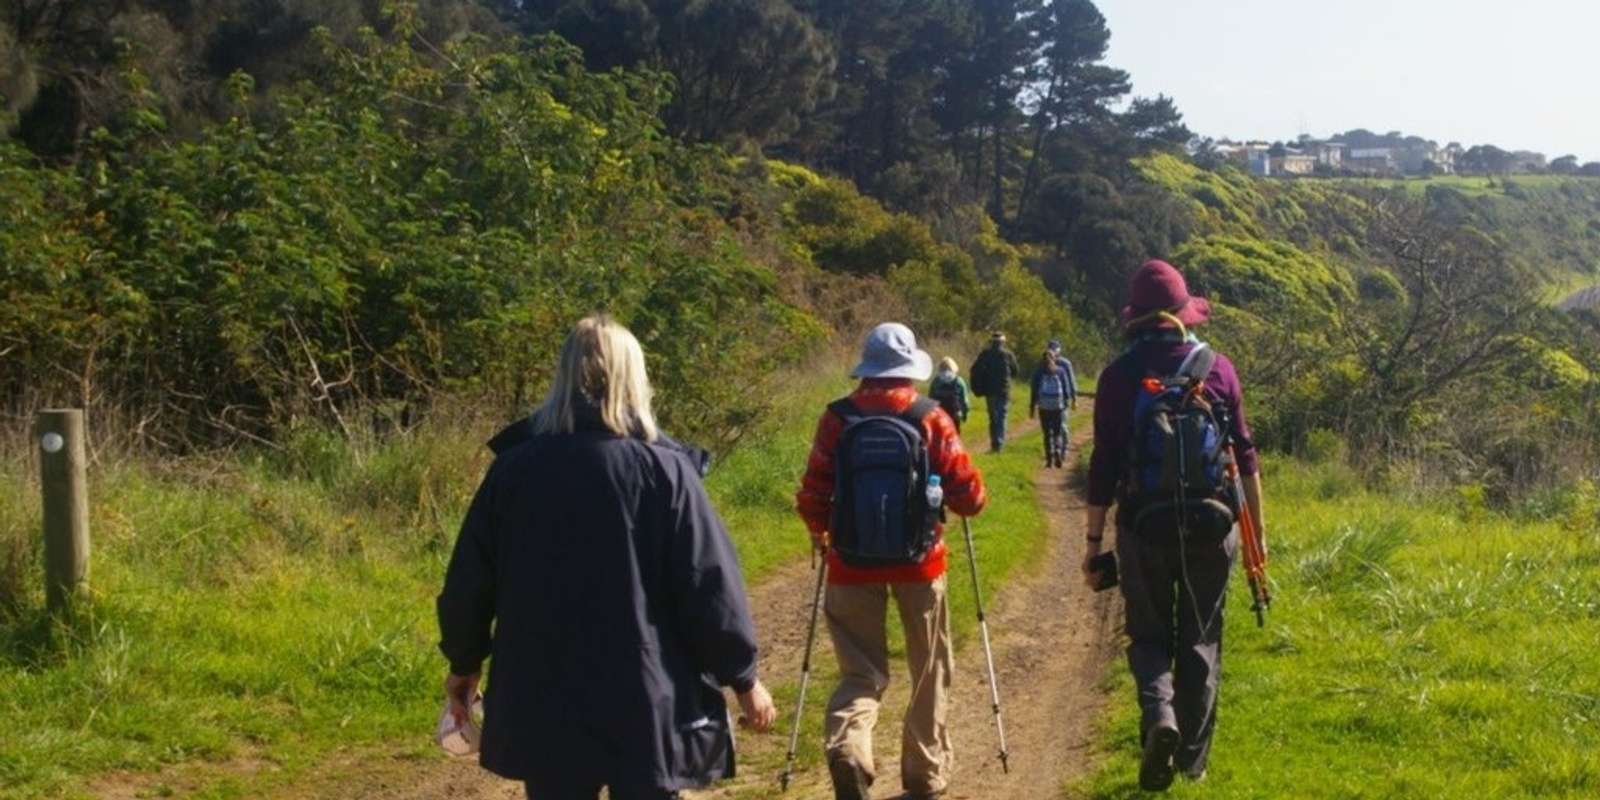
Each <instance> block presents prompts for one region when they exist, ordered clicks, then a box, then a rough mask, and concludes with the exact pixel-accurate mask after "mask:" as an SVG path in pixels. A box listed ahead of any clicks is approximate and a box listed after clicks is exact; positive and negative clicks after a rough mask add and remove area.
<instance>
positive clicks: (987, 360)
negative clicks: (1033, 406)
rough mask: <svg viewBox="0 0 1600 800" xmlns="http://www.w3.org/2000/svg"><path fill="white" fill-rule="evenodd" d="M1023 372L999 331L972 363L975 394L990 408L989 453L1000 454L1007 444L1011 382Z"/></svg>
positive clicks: (992, 335) (971, 370)
mask: <svg viewBox="0 0 1600 800" xmlns="http://www.w3.org/2000/svg"><path fill="white" fill-rule="evenodd" d="M1020 373H1021V370H1020V369H1019V368H1018V367H1017V357H1016V355H1015V354H1013V353H1012V352H1011V351H1010V350H1007V349H1006V335H1005V334H1004V333H1001V332H1000V331H995V332H994V333H993V334H991V335H990V336H989V346H988V347H987V348H986V349H984V351H983V352H981V353H979V354H978V358H977V360H975V361H973V362H972V369H970V370H968V374H970V375H971V376H972V391H974V392H977V393H978V394H979V395H981V396H982V397H983V399H984V402H985V403H986V404H987V405H988V408H989V450H990V452H998V451H999V450H1000V448H1002V447H1004V446H1005V444H1006V407H1007V406H1008V405H1010V403H1011V381H1012V380H1013V379H1014V378H1016V377H1017V376H1018V375H1019V374H1020Z"/></svg>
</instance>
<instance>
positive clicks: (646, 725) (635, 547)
mask: <svg viewBox="0 0 1600 800" xmlns="http://www.w3.org/2000/svg"><path fill="white" fill-rule="evenodd" d="M490 446H491V447H492V448H494V450H495V452H496V454H497V455H496V458H495V461H494V463H493V464H492V465H491V466H490V468H489V471H488V474H487V475H486V476H485V477H484V479H483V483H482V484H481V485H480V486H479V488H478V491H477V494H476V496H475V497H474V498H473V501H472V505H471V507H470V508H469V510H468V511H467V516H466V520H465V521H464V522H463V524H462V528H461V533H460V536H459V538H458V539H457V541H456V546H455V551H454V553H453V554H452V556H451V559H450V566H449V569H448V571H447V572H446V575H445V583H444V589H443V591H442V592H441V593H440V594H439V597H438V615H439V630H440V635H441V640H440V643H439V649H440V651H441V652H443V653H444V655H445V657H446V658H447V659H449V661H450V668H451V671H452V672H454V673H456V674H458V675H469V674H472V673H473V672H476V671H478V670H479V668H480V666H481V665H482V663H483V662H484V660H485V659H488V660H489V663H490V669H489V675H488V678H487V680H486V681H485V683H486V690H485V698H484V729H483V740H482V753H481V755H480V763H481V764H482V765H483V766H484V767H485V768H487V769H489V770H490V771H492V772H495V773H497V774H499V775H502V776H505V777H507V778H513V779H518V780H533V781H536V782H539V783H542V784H550V785H558V786H564V785H622V786H631V787H646V786H656V787H660V788H662V789H667V790H678V789H684V788H692V787H697V786H703V785H705V784H707V783H710V782H711V781H713V780H715V779H717V778H721V777H726V776H730V775H732V774H733V769H734V765H733V739H732V731H731V729H730V724H729V715H728V711H727V705H726V701H725V699H724V696H723V693H722V689H721V687H722V686H731V687H733V688H734V689H735V690H736V691H747V690H748V689H749V688H750V687H751V686H753V685H754V683H755V680H756V640H755V627H754V623H753V622H752V621H751V618H750V611H749V605H748V602H747V600H746V595H745V586H744V581H743V578H742V576H741V574H740V570H739V562H738V557H737V555H736V553H735V551H734V548H733V543H732V541H731V540H730V539H729V538H728V532H727V529H726V527H725V526H724V524H723V522H722V520H721V518H720V517H718V516H717V513H716V511H715V510H714V509H713V508H712V506H711V502H710V500H709V499H708V498H707V496H706V493H705V489H704V487H703V486H702V484H701V474H702V470H703V468H704V464H705V459H704V457H703V455H701V454H700V451H694V450H690V449H688V448H685V447H682V446H681V445H677V444H676V443H674V442H671V441H670V440H664V441H662V442H660V443H656V444H648V443H645V442H643V441H640V440H637V439H630V438H625V437H619V436H617V435H615V434H613V433H611V432H610V431H607V430H605V429H604V428H603V427H602V426H601V425H600V424H599V422H598V420H597V419H593V420H589V421H587V422H581V423H580V425H579V429H578V430H577V431H575V432H573V433H571V434H562V435H548V436H531V435H530V432H529V428H528V425H527V423H526V421H524V422H521V423H518V424H517V425H513V426H512V427H510V428H508V429H506V430H505V431H503V432H501V434H500V435H498V436H496V437H495V438H494V439H493V440H492V441H491V442H490Z"/></svg>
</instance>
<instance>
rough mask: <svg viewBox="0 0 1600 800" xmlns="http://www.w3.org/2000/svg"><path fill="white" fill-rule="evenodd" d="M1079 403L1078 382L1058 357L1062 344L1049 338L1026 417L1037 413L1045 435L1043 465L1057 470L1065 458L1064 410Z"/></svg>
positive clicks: (1034, 375) (1065, 416)
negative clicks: (1048, 344)
mask: <svg viewBox="0 0 1600 800" xmlns="http://www.w3.org/2000/svg"><path fill="white" fill-rule="evenodd" d="M1077 404H1078V387H1077V380H1076V378H1075V377H1074V375H1073V373H1072V362H1070V361H1068V360H1067V359H1066V358H1064V357H1063V356H1062V355H1061V343H1060V342H1058V341H1055V340H1054V339H1052V340H1051V341H1050V346H1049V347H1048V348H1046V349H1045V351H1044V353H1042V354H1041V355H1040V356H1039V364H1038V366H1036V367H1034V369H1033V380H1032V382H1031V384H1030V387H1029V390H1028V416H1029V417H1032V416H1033V415H1034V412H1035V411H1037V412H1038V413H1039V428H1040V429H1041V430H1042V431H1043V432H1044V465H1045V466H1046V467H1060V466H1063V464H1064V463H1065V461H1066V458H1067V436H1068V433H1067V411H1068V410H1070V409H1072V408H1073V407H1075V406H1077Z"/></svg>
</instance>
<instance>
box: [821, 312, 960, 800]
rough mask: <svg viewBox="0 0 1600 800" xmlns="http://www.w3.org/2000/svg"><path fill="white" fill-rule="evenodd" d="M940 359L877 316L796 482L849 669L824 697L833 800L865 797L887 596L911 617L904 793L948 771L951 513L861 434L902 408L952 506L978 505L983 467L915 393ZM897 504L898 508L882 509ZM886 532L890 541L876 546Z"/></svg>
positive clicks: (886, 439) (891, 426)
mask: <svg viewBox="0 0 1600 800" xmlns="http://www.w3.org/2000/svg"><path fill="white" fill-rule="evenodd" d="M931 362H932V359H931V358H929V356H928V354H927V353H926V352H924V351H922V350H919V349H917V342H916V337H915V336H914V335H913V334H912V332H911V330H910V329H909V328H907V327H906V326H904V325H901V324H899V323H894V322H886V323H883V324H882V325H879V326H878V327H876V328H874V329H873V330H872V332H871V333H870V334H868V336H867V339H866V343H865V344H864V346H863V347H862V350H861V363H860V364H858V365H856V367H855V369H854V370H852V371H851V373H850V375H851V377H854V378H860V379H861V382H860V383H859V384H858V385H857V387H856V389H855V391H854V392H852V393H851V394H850V395H849V396H848V397H846V398H843V399H842V400H840V401H835V402H834V403H833V404H830V405H829V407H828V410H827V411H826V412H824V413H823V415H822V417H821V419H820V420H818V422H817V430H816V437H815V439H814V441H813V443H812V448H811V455H810V457H809V459H808V460H807V462H806V471H805V475H804V476H803V477H802V479H801V482H800V491H799V492H798V493H797V494H796V495H795V506H796V509H797V510H798V511H799V512H800V516H801V518H802V519H804V520H805V524H806V528H807V529H808V530H809V531H810V533H811V542H812V545H813V546H814V547H815V548H816V549H818V550H821V551H824V552H825V553H826V557H825V562H824V565H823V569H825V570H827V574H826V578H827V587H826V596H825V600H824V602H823V612H824V616H825V618H826V619H827V624H828V633H829V635H830V636H831V637H832V639H833V650H834V654H835V656H836V657H837V658H838V660H839V672H840V683H839V686H838V688H837V690H835V691H834V693H833V697H832V699H831V700H830V701H829V703H828V709H827V721H826V726H825V728H826V730H825V737H826V738H825V752H826V756H827V759H828V772H829V776H830V777H831V778H832V781H833V787H834V797H835V798H836V799H837V800H863V799H864V798H867V797H868V796H869V795H868V787H869V786H871V784H872V783H873V781H874V780H875V779H876V778H877V772H876V770H875V768H874V762H873V755H872V729H873V725H874V723H875V722H876V721H877V718H878V709H879V704H880V702H881V701H882V698H883V692H884V689H885V687H887V686H888V683H889V674H890V669H889V641H888V632H887V628H886V620H885V615H886V613H887V610H888V602H889V598H890V597H891V596H892V597H893V598H894V602H895V605H896V606H897V607H898V609H899V613H900V621H901V623H902V625H903V627H904V629H905V651H906V661H907V663H908V666H909V667H910V675H911V701H910V707H909V708H907V709H906V714H905V718H904V721H903V723H902V734H901V742H902V745H901V753H900V783H901V786H902V788H903V789H904V790H905V791H906V794H905V795H904V797H906V798H933V797H938V796H940V795H942V794H943V793H944V792H945V789H946V788H947V787H948V786H949V785H950V778H951V764H952V761H951V748H950V738H949V731H948V730H947V729H946V726H945V713H946V709H947V707H948V705H949V694H950V682H951V670H952V667H953V666H954V659H953V657H952V652H951V643H950V617H949V610H948V606H947V604H946V600H945V555H946V547H945V542H944V537H943V527H942V526H941V525H939V522H938V521H939V519H940V518H941V517H942V513H941V509H939V508H938V506H937V505H936V504H933V503H929V506H932V509H931V510H929V508H928V506H923V505H921V504H917V503H911V502H907V500H908V496H915V497H922V496H924V495H923V492H926V495H927V496H929V497H930V499H931V498H932V497H933V496H934V495H935V494H936V490H935V489H934V488H933V487H932V486H931V485H930V484H931V479H924V480H923V481H921V482H920V483H912V484H911V485H909V486H908V485H906V484H907V483H908V482H907V480H906V478H905V476H906V473H907V470H906V466H905V464H903V463H902V464H899V465H895V464H881V465H880V464H872V463H869V462H870V461H871V458H870V457H871V456H872V455H873V454H874V453H876V452H881V451H883V450H885V449H888V448H886V447H858V446H857V445H858V444H859V443H862V442H863V440H864V439H865V438H866V433H864V432H862V431H866V430H869V429H868V428H867V427H865V426H866V425H868V424H872V425H873V426H874V427H872V428H870V430H872V431H874V432H878V433H881V434H883V435H882V436H880V437H879V438H877V439H876V441H874V442H872V443H873V444H883V445H887V444H889V443H892V440H893V437H892V436H889V435H888V434H890V433H892V432H893V430H897V429H899V428H896V427H895V426H898V425H900V423H899V421H900V420H906V423H905V424H904V425H903V426H901V427H903V428H907V429H909V432H910V436H911V438H912V439H914V440H917V441H913V442H911V444H912V445H913V448H912V450H911V457H912V458H913V459H916V460H914V461H913V463H914V464H919V465H920V464H922V463H924V462H925V465H926V466H925V467H922V466H918V469H923V468H925V469H926V470H927V471H928V472H929V473H931V474H932V475H935V476H938V477H939V479H940V481H939V488H942V490H943V506H944V507H945V508H948V509H949V510H951V511H954V512H955V513H957V514H960V515H962V516H972V515H974V514H977V513H978V512H979V511H981V510H982V509H983V507H984V505H985V503H987V502H988V496H987V494H986V493H985V492H984V488H983V480H982V478H981V477H980V476H979V474H978V471H977V469H976V468H974V467H973V465H972V462H971V460H970V459H969V458H968V456H967V453H966V451H965V450H963V449H962V447H961V439H960V437H959V436H958V435H957V433H956V428H955V425H954V424H953V421H952V420H951V418H950V416H949V415H948V414H946V413H945V412H944V411H942V410H940V409H939V407H938V406H937V405H936V404H935V403H933V402H932V401H930V400H928V399H925V398H918V397H917V391H916V387H915V384H914V382H915V381H921V380H926V379H927V377H928V374H929V373H930V372H931V371H932V363H931ZM847 416H848V417H851V418H853V419H849V420H847ZM885 421H888V422H885ZM901 460H902V461H903V460H904V458H902V459H901ZM896 466H898V469H896ZM871 467H880V469H876V470H873V469H870V468H871ZM885 487H886V488H885ZM862 495H866V496H865V497H863V496H862ZM902 506H904V507H906V509H905V510H906V513H905V514H903V515H885V514H882V513H875V512H874V510H873V509H876V508H880V507H902ZM913 512H915V513H913ZM924 512H927V513H924ZM924 525H926V527H923V526H924ZM874 526H877V527H874ZM924 537H926V538H924ZM930 540H931V541H930ZM885 541H887V542H889V543H890V544H891V545H893V546H885V547H877V546H875V545H876V544H878V543H881V542H885ZM908 552H909V553H910V555H904V554H906V553H908ZM897 553H898V554H901V556H903V557H897V556H896V554H897ZM864 564H865V565H867V566H863V565H864Z"/></svg>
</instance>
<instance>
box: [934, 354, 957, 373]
mask: <svg viewBox="0 0 1600 800" xmlns="http://www.w3.org/2000/svg"><path fill="white" fill-rule="evenodd" d="M939 369H940V370H941V371H942V370H950V374H951V375H960V374H961V368H960V367H958V366H956V360H955V359H953V358H951V357H949V356H945V357H944V358H941V359H939Z"/></svg>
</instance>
